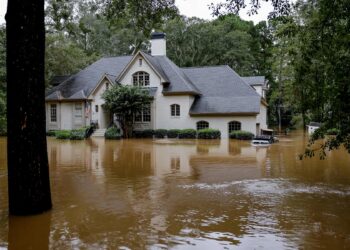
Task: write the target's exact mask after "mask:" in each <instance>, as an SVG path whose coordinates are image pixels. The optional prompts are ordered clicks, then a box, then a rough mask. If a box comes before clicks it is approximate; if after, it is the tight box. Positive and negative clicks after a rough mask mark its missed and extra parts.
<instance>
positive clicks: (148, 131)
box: [142, 129, 154, 138]
mask: <svg viewBox="0 0 350 250" xmlns="http://www.w3.org/2000/svg"><path fill="white" fill-rule="evenodd" d="M153 135H154V130H153V129H145V130H144V131H142V138H153Z"/></svg>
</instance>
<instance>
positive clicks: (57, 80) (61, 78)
mask: <svg viewBox="0 0 350 250" xmlns="http://www.w3.org/2000/svg"><path fill="white" fill-rule="evenodd" d="M69 77H70V75H67V76H54V77H52V79H51V81H50V85H51V86H57V85H59V84H60V83H62V82H64V81H65V80H67V79H68V78H69Z"/></svg>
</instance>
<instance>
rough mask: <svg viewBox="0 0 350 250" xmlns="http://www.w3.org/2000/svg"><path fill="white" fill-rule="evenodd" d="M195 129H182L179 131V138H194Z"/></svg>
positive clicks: (195, 135)
mask: <svg viewBox="0 0 350 250" xmlns="http://www.w3.org/2000/svg"><path fill="white" fill-rule="evenodd" d="M196 137H197V131H196V130H195V129H192V128H188V129H182V130H180V132H179V139H196Z"/></svg>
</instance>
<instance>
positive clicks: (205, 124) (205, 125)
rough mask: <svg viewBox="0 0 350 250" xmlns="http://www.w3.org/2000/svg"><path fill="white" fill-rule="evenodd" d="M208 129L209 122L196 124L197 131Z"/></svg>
mask: <svg viewBox="0 0 350 250" xmlns="http://www.w3.org/2000/svg"><path fill="white" fill-rule="evenodd" d="M206 128H209V122H206V121H199V122H197V130H201V129H206Z"/></svg>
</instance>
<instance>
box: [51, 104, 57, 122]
mask: <svg viewBox="0 0 350 250" xmlns="http://www.w3.org/2000/svg"><path fill="white" fill-rule="evenodd" d="M50 118H51V119H50V120H51V122H57V104H51V105H50Z"/></svg>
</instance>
